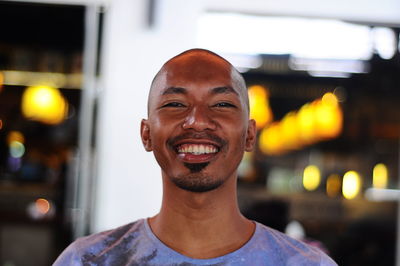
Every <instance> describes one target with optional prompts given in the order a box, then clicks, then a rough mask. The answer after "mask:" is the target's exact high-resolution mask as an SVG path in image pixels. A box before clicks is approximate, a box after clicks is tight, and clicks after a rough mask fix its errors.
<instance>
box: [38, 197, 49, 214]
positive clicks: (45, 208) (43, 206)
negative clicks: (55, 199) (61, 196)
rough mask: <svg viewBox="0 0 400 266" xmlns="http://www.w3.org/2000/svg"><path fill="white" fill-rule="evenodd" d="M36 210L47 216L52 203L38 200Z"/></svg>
mask: <svg viewBox="0 0 400 266" xmlns="http://www.w3.org/2000/svg"><path fill="white" fill-rule="evenodd" d="M35 206H36V210H37V211H38V212H39V213H41V214H46V213H48V212H49V210H50V203H49V201H48V200H46V199H37V200H36V201H35Z"/></svg>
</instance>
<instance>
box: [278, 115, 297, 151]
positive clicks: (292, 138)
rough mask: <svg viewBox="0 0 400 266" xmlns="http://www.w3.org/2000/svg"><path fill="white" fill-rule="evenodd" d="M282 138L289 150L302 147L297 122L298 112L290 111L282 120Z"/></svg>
mask: <svg viewBox="0 0 400 266" xmlns="http://www.w3.org/2000/svg"><path fill="white" fill-rule="evenodd" d="M280 124H281V134H282V136H281V138H282V139H283V145H284V147H285V148H286V149H288V150H293V149H296V148H298V147H300V144H301V143H300V137H299V134H300V133H299V128H298V126H297V122H296V113H294V112H289V113H288V114H287V115H285V117H284V118H283V119H282V121H281V123H280Z"/></svg>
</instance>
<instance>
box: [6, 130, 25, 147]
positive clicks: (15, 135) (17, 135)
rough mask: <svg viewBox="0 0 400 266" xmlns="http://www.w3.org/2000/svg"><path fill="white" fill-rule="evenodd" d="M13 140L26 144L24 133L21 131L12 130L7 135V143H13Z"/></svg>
mask: <svg viewBox="0 0 400 266" xmlns="http://www.w3.org/2000/svg"><path fill="white" fill-rule="evenodd" d="M13 142H19V143H22V144H24V143H25V137H24V135H23V134H22V133H21V132H19V131H10V132H9V133H8V135H7V144H8V145H11V143H13Z"/></svg>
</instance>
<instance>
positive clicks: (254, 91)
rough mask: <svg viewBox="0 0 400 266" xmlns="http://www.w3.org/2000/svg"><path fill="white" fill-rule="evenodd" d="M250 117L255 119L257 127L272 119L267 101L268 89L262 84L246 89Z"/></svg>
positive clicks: (263, 125)
mask: <svg viewBox="0 0 400 266" xmlns="http://www.w3.org/2000/svg"><path fill="white" fill-rule="evenodd" d="M248 93H249V102H250V118H251V119H254V120H256V122H257V129H261V128H263V127H265V126H266V125H267V124H268V123H270V122H271V121H272V111H271V108H270V106H269V102H268V91H267V90H266V89H265V88H264V87H262V86H258V85H255V86H251V87H249V89H248Z"/></svg>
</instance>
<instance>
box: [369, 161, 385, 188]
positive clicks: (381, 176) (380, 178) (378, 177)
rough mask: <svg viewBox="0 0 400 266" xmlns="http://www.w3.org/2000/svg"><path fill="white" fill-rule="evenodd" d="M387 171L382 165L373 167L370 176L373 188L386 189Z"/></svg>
mask: <svg viewBox="0 0 400 266" xmlns="http://www.w3.org/2000/svg"><path fill="white" fill-rule="evenodd" d="M387 182H388V169H387V167H386V165H384V164H383V163H379V164H377V165H375V167H374V170H373V174H372V184H373V187H374V188H387Z"/></svg>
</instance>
